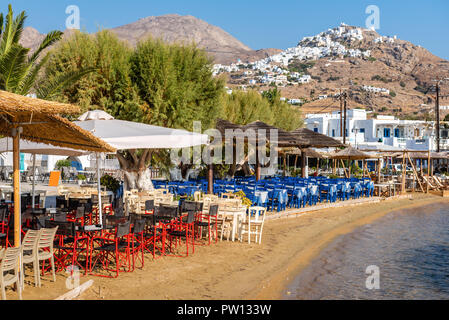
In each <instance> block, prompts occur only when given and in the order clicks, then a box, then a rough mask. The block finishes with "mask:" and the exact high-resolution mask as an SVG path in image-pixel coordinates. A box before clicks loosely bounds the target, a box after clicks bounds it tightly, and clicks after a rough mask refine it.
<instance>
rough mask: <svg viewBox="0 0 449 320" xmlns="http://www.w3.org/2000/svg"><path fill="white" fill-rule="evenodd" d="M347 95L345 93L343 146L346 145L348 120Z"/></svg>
mask: <svg viewBox="0 0 449 320" xmlns="http://www.w3.org/2000/svg"><path fill="white" fill-rule="evenodd" d="M347 97H348V95H347V93H346V91H345V93H344V102H343V107H344V117H343V144H346V119H347Z"/></svg>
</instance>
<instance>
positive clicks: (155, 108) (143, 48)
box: [130, 38, 224, 130]
mask: <svg viewBox="0 0 449 320" xmlns="http://www.w3.org/2000/svg"><path fill="white" fill-rule="evenodd" d="M130 61H131V79H132V81H133V83H135V84H136V86H137V90H138V93H139V97H140V98H141V99H142V101H143V102H144V103H145V119H144V121H145V122H147V123H150V124H155V125H162V126H165V127H172V128H182V129H188V130H191V129H192V127H193V121H201V123H202V127H203V129H207V128H210V127H213V126H214V124H215V123H214V119H216V118H217V116H218V114H219V102H220V95H221V93H222V92H223V91H224V81H223V80H222V79H220V78H214V77H213V76H212V71H211V70H212V60H211V59H210V58H209V57H208V56H207V54H206V52H205V51H204V50H201V49H199V48H198V47H196V45H194V44H191V45H179V44H168V43H165V42H163V41H162V40H155V39H152V38H149V39H148V40H146V41H144V42H142V43H140V44H139V45H138V46H137V49H136V51H135V52H134V53H133V54H132V56H131V59H130Z"/></svg>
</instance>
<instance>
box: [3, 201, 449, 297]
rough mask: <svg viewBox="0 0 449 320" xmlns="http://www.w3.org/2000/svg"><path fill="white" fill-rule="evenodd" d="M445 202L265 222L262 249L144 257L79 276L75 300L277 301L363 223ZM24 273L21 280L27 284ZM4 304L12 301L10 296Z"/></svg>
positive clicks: (60, 281) (56, 289) (46, 288)
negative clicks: (82, 287)
mask: <svg viewBox="0 0 449 320" xmlns="http://www.w3.org/2000/svg"><path fill="white" fill-rule="evenodd" d="M435 202H449V199H447V198H446V199H445V198H442V197H438V196H433V195H423V194H415V195H413V198H412V199H401V200H388V201H382V202H380V203H371V204H363V205H358V206H352V207H341V208H335V209H325V210H320V211H314V212H308V213H305V214H302V215H300V216H298V217H297V218H291V219H279V220H271V221H268V222H266V224H265V226H264V234H263V239H262V245H256V244H251V245H248V243H245V242H243V243H239V242H234V243H233V242H227V241H223V242H219V243H217V244H213V245H211V246H196V247H195V254H193V255H191V256H189V257H188V258H175V257H163V258H161V259H157V260H153V259H152V258H150V257H149V255H148V257H147V258H146V261H145V267H144V268H143V270H139V269H136V270H135V271H134V272H132V273H121V274H120V275H119V277H118V278H116V279H107V278H100V277H95V276H83V277H81V280H80V281H81V283H84V282H86V281H88V280H91V279H92V280H93V281H94V283H93V285H92V286H91V287H90V288H89V289H88V290H86V291H85V292H84V293H83V294H82V295H81V296H80V297H78V299H83V300H84V299H85V300H96V299H105V300H123V299H125V300H127V299H150V300H153V299H162V300H165V299H174V300H184V299H204V300H210V299H217V300H218V299H232V300H246V299H268V300H270V299H281V298H282V296H283V295H284V294H285V291H286V286H287V284H288V283H289V282H290V281H291V280H292V279H293V278H294V277H295V276H296V275H297V274H298V273H299V272H300V271H301V270H302V269H303V268H304V267H305V266H307V264H308V263H310V261H311V260H312V259H314V258H315V257H316V256H317V255H318V254H319V253H320V251H321V250H322V249H323V248H325V247H326V246H327V245H328V244H329V243H330V242H331V241H332V240H334V239H335V238H336V237H337V236H339V235H342V234H346V233H349V232H351V231H352V230H354V229H355V228H357V227H358V226H361V225H364V224H368V223H371V222H373V221H374V220H376V219H378V218H380V217H382V216H384V215H386V214H388V213H389V212H391V211H394V210H397V209H402V208H411V207H419V206H424V205H428V204H430V203H435ZM31 274H32V273H31V271H28V272H27V277H26V280H27V281H29V280H32V276H31ZM67 276H68V275H67V274H64V273H60V274H58V275H57V282H56V283H53V282H50V281H49V280H50V278H51V277H50V276H49V275H46V276H45V277H44V279H43V281H42V283H43V286H42V287H41V288H34V287H32V286H31V285H26V288H25V291H24V292H23V298H24V299H55V298H57V297H59V296H60V295H62V294H64V293H66V292H67V291H69V290H68V289H67V288H66V280H67ZM7 296H8V299H17V294H16V293H15V292H13V291H12V290H11V289H9V290H8V292H7Z"/></svg>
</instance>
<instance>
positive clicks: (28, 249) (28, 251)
mask: <svg viewBox="0 0 449 320" xmlns="http://www.w3.org/2000/svg"><path fill="white" fill-rule="evenodd" d="M41 230H42V229H41ZM40 234H41V231H40V230H28V231H27V233H26V234H25V237H24V238H23V240H22V265H26V264H31V263H32V264H33V275H34V286H35V287H37V286H38V285H39V281H38V277H39V262H38V260H37V251H38V250H37V244H38V242H39V237H40ZM22 270H23V273H22V287H23V283H24V278H25V269H24V268H22Z"/></svg>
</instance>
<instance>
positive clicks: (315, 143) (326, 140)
mask: <svg viewBox="0 0 449 320" xmlns="http://www.w3.org/2000/svg"><path fill="white" fill-rule="evenodd" d="M291 134H293V135H294V136H295V137H296V138H298V139H301V140H303V141H306V142H307V143H308V144H309V145H310V146H311V147H314V148H339V147H345V145H344V144H343V143H341V142H340V141H338V140H336V139H334V138H331V137H328V136H326V135H324V134H321V133H318V132H315V131H312V130H309V129H307V128H298V129H296V130H294V131H292V132H291ZM308 158H313V157H309V156H307V154H301V171H302V177H303V178H304V177H306V162H307V159H308Z"/></svg>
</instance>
